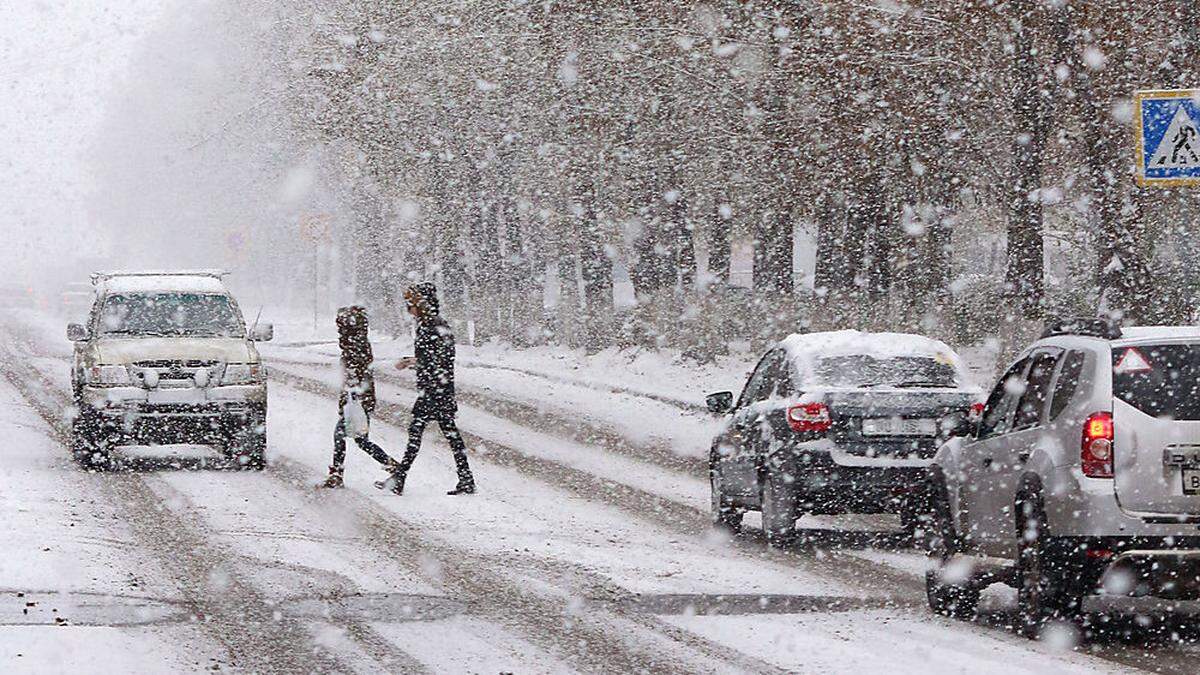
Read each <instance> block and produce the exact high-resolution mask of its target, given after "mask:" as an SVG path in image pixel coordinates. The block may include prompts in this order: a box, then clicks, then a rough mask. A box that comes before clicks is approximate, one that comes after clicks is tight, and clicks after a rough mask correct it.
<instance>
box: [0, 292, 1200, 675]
mask: <svg viewBox="0 0 1200 675" xmlns="http://www.w3.org/2000/svg"><path fill="white" fill-rule="evenodd" d="M18 316H19V318H20V320H19V321H15V320H10V322H9V324H8V325H6V326H2V327H0V328H4V329H5V330H6V331H7V333H8V336H9V338H10V339H8V340H7V341H6V344H7V347H5V349H6V350H7V353H6V354H4V355H3V356H4V362H5V363H6V364H7V366H6V367H5V368H4V369H3V371H2V372H0V374H3V375H4V377H3V378H0V431H2V432H4V435H5V438H6V439H7V443H6V444H5V448H4V457H5V459H6V461H5V462H4V464H3V466H2V467H0V476H2V477H3V478H2V479H3V490H2V491H0V505H3V509H0V519H2V522H3V525H4V526H5V531H6V532H9V533H10V534H9V537H8V538H7V541H6V544H7V549H8V551H7V555H6V556H5V557H4V559H3V561H2V562H0V592H2V593H3V595H2V596H0V597H4V598H6V605H5V609H4V610H3V612H4V613H3V614H0V616H2V617H4V618H5V620H4V621H3V622H0V665H2V666H3V668H4V670H5V671H6V672H12V671H46V672H61V671H65V670H72V671H109V672H112V671H122V672H177V671H188V670H192V671H194V670H203V669H206V668H220V669H229V668H233V669H238V670H247V671H281V672H286V671H298V670H307V671H328V670H333V671H354V672H378V671H393V672H403V671H420V670H425V671H430V672H504V671H508V672H569V671H606V672H624V671H631V670H639V669H648V670H652V671H655V672H743V671H748V672H779V671H790V672H862V671H874V670H881V671H882V670H886V671H887V672H921V673H928V672H939V673H940V672H971V673H1001V672H1003V673H1006V674H1007V673H1014V672H1030V673H1032V672H1038V673H1040V672H1118V671H1124V670H1126V669H1128V668H1130V667H1139V666H1144V667H1146V668H1149V669H1157V670H1162V671H1169V672H1190V671H1191V668H1190V666H1191V664H1193V663H1195V659H1197V658H1200V651H1196V650H1193V649H1192V648H1190V647H1181V646H1177V645H1167V646H1156V647H1155V646H1143V645H1142V644H1140V643H1137V642H1136V640H1135V641H1134V643H1133V644H1132V646H1131V645H1127V644H1125V643H1124V642H1121V641H1118V642H1099V643H1093V644H1088V645H1082V646H1077V647H1076V648H1075V649H1071V647H1072V646H1073V643H1070V642H1068V641H1048V642H1031V641H1028V640H1025V639H1023V638H1019V637H1017V636H1016V635H1015V634H1013V633H1012V632H1011V631H1009V630H1007V629H1006V628H1004V627H1003V626H1002V624H1003V623H1004V621H1005V620H1006V617H1007V616H1008V612H1009V611H1010V607H1009V603H1010V602H1011V599H1010V598H1008V597H1006V596H1004V595H1003V594H996V597H994V598H990V607H991V610H990V611H989V612H987V613H986V614H987V616H986V617H985V619H982V620H981V621H980V622H978V623H965V622H956V621H951V620H948V619H944V618H940V617H935V616H933V615H931V614H930V613H929V612H928V611H927V610H926V609H925V608H924V599H923V596H922V588H923V587H922V583H921V578H920V575H921V569H922V560H921V558H920V556H918V555H916V554H915V553H912V552H910V551H908V550H907V549H906V548H905V547H904V544H903V542H901V541H899V538H898V537H897V535H895V534H893V533H891V532H890V531H889V530H890V529H891V527H892V523H890V522H887V521H886V519H879V518H837V519H834V518H825V519H819V520H818V519H806V520H805V521H802V524H806V525H807V526H809V527H811V528H813V531H814V543H812V544H811V545H808V546H804V547H798V548H796V549H795V550H791V551H785V552H780V551H768V550H766V549H765V547H764V546H763V544H762V541H761V539H760V538H759V537H757V536H756V534H755V533H754V532H753V531H751V532H747V533H746V534H744V535H742V536H740V537H738V538H736V539H734V540H727V539H724V538H722V537H719V536H716V535H714V534H713V533H712V532H711V530H710V529H709V528H708V527H707V525H706V523H707V516H706V511H707V507H708V494H707V485H706V483H705V481H704V478H703V473H702V464H701V460H702V457H703V453H704V450H705V448H706V447H707V442H708V440H709V438H710V434H711V431H712V424H713V422H712V420H711V419H709V418H708V417H706V416H705V415H704V414H702V413H700V412H699V411H697V410H696V409H695V408H696V407H697V403H698V401H700V400H702V399H700V398H699V397H700V396H702V393H703V392H704V391H710V390H712V389H717V388H732V389H736V388H739V387H740V384H741V380H742V379H743V378H744V375H743V374H744V371H745V369H746V367H747V366H748V365H750V364H748V362H747V361H746V360H744V359H743V360H741V361H738V360H737V359H729V361H728V362H723V363H722V364H720V365H719V366H717V367H712V368H695V367H692V366H689V365H687V364H683V363H678V362H675V361H673V360H671V359H669V358H666V359H663V358H658V357H655V356H653V355H643V356H642V357H640V358H635V359H632V360H630V359H629V358H628V357H627V356H626V355H623V354H602V355H600V356H599V357H588V358H585V357H582V356H576V355H572V354H567V353H560V354H557V355H556V354H553V353H549V352H545V351H541V350H535V351H531V352H510V351H506V350H502V349H499V348H497V347H493V346H485V347H482V348H478V349H473V348H465V349H463V350H462V351H461V352H460V357H461V359H462V360H461V362H460V368H459V380H460V383H461V388H462V392H461V393H462V398H463V405H462V411H461V416H460V424H461V426H462V428H463V430H464V431H465V432H466V433H467V434H468V441H469V443H470V446H471V460H472V463H473V465H474V468H475V470H476V475H477V479H478V481H479V484H480V487H481V491H480V493H479V494H477V495H474V496H471V497H450V496H447V495H445V494H444V491H445V490H446V489H447V488H449V487H451V486H452V485H453V483H454V473H453V465H452V462H451V461H450V456H449V451H448V450H447V448H446V447H445V444H444V442H443V441H442V440H441V439H440V437H438V435H437V434H436V433H428V434H427V435H426V439H425V449H424V450H423V454H422V455H421V457H420V458H419V459H418V461H417V463H416V465H415V467H414V469H413V472H412V474H411V477H410V482H409V484H408V488H407V490H406V492H405V494H404V495H403V496H402V497H395V496H392V495H390V494H387V493H383V492H380V491H378V490H376V489H375V488H374V487H372V485H371V481H373V480H377V479H378V478H379V477H380V476H381V472H380V470H379V468H378V467H377V466H376V465H374V463H373V462H372V461H371V460H370V459H369V458H367V457H366V456H365V455H363V454H362V453H359V452H357V450H355V449H354V448H353V447H351V449H350V455H349V458H348V465H347V488H346V489H345V490H342V491H337V492H328V491H321V490H317V489H315V488H314V487H313V484H315V483H316V482H317V481H318V480H320V478H321V477H322V475H323V473H324V469H325V466H326V465H327V463H328V462H329V453H330V444H331V434H332V428H333V425H334V422H335V421H336V414H337V413H336V403H335V401H334V399H333V398H332V397H331V395H330V391H329V390H330V389H331V388H334V387H335V386H336V383H337V378H338V374H337V371H336V368H335V367H334V366H333V355H334V347H333V345H332V344H324V343H322V341H320V340H317V341H313V340H308V341H301V340H288V339H287V335H286V331H285V332H284V335H281V339H280V340H279V341H278V342H277V343H274V344H273V345H270V346H269V347H268V348H267V349H266V350H265V353H266V354H267V356H268V359H269V362H270V363H271V367H272V372H273V373H274V375H273V379H272V383H271V387H272V389H271V398H270V417H269V420H268V429H269V435H270V444H269V458H270V463H271V464H270V467H269V468H268V470H267V471H265V472H262V473H255V472H231V471H221V470H213V469H205V470H198V471H186V470H174V469H172V468H171V467H170V465H169V464H168V465H165V466H164V467H163V468H161V469H158V470H146V471H135V472H130V473H121V474H90V473H84V472H81V471H80V470H79V469H78V468H76V467H75V466H74V465H73V464H72V463H70V462H69V461H68V460H67V455H66V451H65V449H64V448H63V446H62V440H63V439H62V437H61V431H62V424H61V415H62V414H63V412H64V410H63V408H64V405H65V401H66V394H65V392H66V389H67V367H66V364H67V359H68V358H69V345H68V344H67V343H66V341H65V340H64V339H63V337H62V336H61V333H62V327H61V324H60V323H59V322H58V321H57V320H54V319H51V318H48V317H44V316H35V315H28V314H19V315H18ZM313 342H316V344H313ZM376 351H377V355H378V356H379V359H380V361H384V360H386V359H389V358H391V357H393V356H396V355H400V354H404V353H408V351H409V345H407V344H405V342H404V341H395V342H391V341H388V340H378V341H377V342H376ZM605 388H607V390H605ZM614 390H615V391H614ZM689 392H690V393H689ZM697 392H699V393H697ZM379 393H380V397H381V401H382V404H383V405H382V406H381V409H380V412H379V414H378V415H377V418H376V420H375V421H374V429H373V433H372V436H373V438H374V439H375V440H376V441H377V442H378V443H380V444H381V445H382V446H383V447H384V448H385V449H387V450H388V451H389V452H393V453H399V452H400V451H401V449H402V448H403V444H404V440H405V429H404V424H405V422H406V417H405V407H406V406H407V405H408V404H409V403H411V399H412V396H413V391H412V384H411V381H410V380H408V379H407V376H405V375H402V374H386V377H383V378H381V382H380V391H379ZM140 452H141V453H142V454H150V455H154V454H157V453H160V452H165V451H163V450H141V451H140ZM207 452H208V451H206V450H204V449H192V450H191V451H190V453H191V454H201V455H203V454H205V453H207ZM183 454H184V455H187V454H188V453H186V452H185V453H183ZM178 463H179V464H181V465H184V466H187V465H188V461H187V459H186V456H185V458H184V459H180V460H178ZM842 528H845V529H849V530H852V532H851V534H844V533H839V530H840V529H842ZM872 543H874V544H877V545H879V546H881V547H882V550H875V549H872V548H869V546H870V544H872ZM19 593H20V594H24V595H23V596H18V595H17V594H19ZM27 598H35V599H33V600H28V601H29V602H36V603H37V604H36V605H34V606H33V607H31V608H30V609H31V612H30V614H29V615H25V614H23V613H21V612H20V611H19V610H21V609H24V607H22V603H23V602H25V601H26V599H27ZM47 605H49V606H50V609H51V610H53V609H59V612H53V611H50V612H49V614H47V611H48V610H46V606H47ZM27 616H28V617H32V618H25V617H27ZM58 617H61V618H62V621H59V622H56V621H55V619H56V618H58ZM57 623H64V624H66V625H56V624H57Z"/></svg>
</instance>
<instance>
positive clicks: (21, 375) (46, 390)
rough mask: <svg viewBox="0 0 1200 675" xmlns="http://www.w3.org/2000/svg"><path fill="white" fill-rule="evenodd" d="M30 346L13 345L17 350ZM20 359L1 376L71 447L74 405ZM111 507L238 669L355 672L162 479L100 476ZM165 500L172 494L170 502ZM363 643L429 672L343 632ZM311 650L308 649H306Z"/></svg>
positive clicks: (4, 366) (2, 368)
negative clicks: (247, 572) (273, 597)
mask: <svg viewBox="0 0 1200 675" xmlns="http://www.w3.org/2000/svg"><path fill="white" fill-rule="evenodd" d="M15 343H24V344H25V345H26V346H28V345H29V344H30V343H29V342H28V341H25V340H20V339H17V340H11V341H10V342H9V344H10V345H12V344H15ZM17 361H18V359H17V358H16V355H15V354H14V352H13V351H12V350H11V349H5V352H4V359H3V363H0V374H2V375H3V376H4V378H5V379H6V380H8V382H9V383H10V384H12V386H13V387H14V388H15V389H16V391H17V392H18V393H19V394H20V395H21V397H22V398H24V399H25V401H26V402H27V403H28V404H29V405H30V406H31V407H32V408H33V410H34V411H35V412H37V414H38V416H39V417H41V418H42V420H43V421H44V422H45V423H46V425H47V427H48V428H49V431H50V434H51V436H52V437H53V438H54V440H55V441H57V442H58V443H59V444H60V445H62V447H63V448H64V450H67V454H68V456H69V448H70V445H71V441H70V439H71V429H70V427H69V424H68V423H67V422H66V420H65V419H64V418H63V411H65V410H68V408H69V407H70V405H71V403H70V401H69V400H68V399H67V397H66V396H65V395H64V394H63V393H62V392H60V391H59V389H58V387H57V385H55V384H54V383H53V382H51V381H49V380H48V379H47V378H46V377H45V376H44V374H43V373H41V372H40V371H38V370H36V369H35V368H33V367H28V368H25V369H24V372H22V371H21V370H18V368H17V367H15V366H14V365H13V364H14V363H16V362H17ZM93 476H94V478H95V479H96V482H98V483H99V484H100V486H101V489H103V490H104V491H105V492H107V493H109V496H110V499H109V501H110V502H111V503H113V504H117V505H118V506H119V507H120V508H122V509H123V510H124V511H125V512H126V517H125V518H124V520H125V522H127V523H128V524H129V526H130V529H131V530H132V532H133V534H134V536H135V537H136V538H137V539H138V540H139V542H140V545H139V546H138V548H139V550H143V551H146V552H149V553H151V554H152V555H155V556H157V557H158V558H159V559H160V561H161V566H162V568H163V569H164V570H165V571H166V572H167V573H168V574H169V575H170V576H171V577H172V578H173V579H174V580H175V581H176V583H177V584H178V585H179V588H180V591H181V592H182V594H183V597H184V599H185V604H186V606H187V607H188V609H189V610H190V611H191V612H192V614H193V615H194V616H196V617H197V620H198V622H199V623H200V625H201V626H202V627H203V628H204V629H205V630H207V631H208V632H209V633H210V634H212V635H213V637H214V638H216V639H217V641H218V642H219V643H220V644H222V645H223V646H224V647H225V648H226V650H228V652H229V656H230V658H231V661H232V665H233V666H235V667H238V668H241V669H244V670H246V671H249V672H261V673H308V672H350V671H351V670H352V669H351V668H350V667H349V666H348V665H347V664H345V663H343V662H342V661H341V660H340V659H338V658H336V657H335V656H334V655H332V654H329V653H328V652H327V651H326V650H324V649H322V648H319V647H317V646H316V645H314V644H313V641H312V637H311V635H310V634H309V632H308V631H307V630H306V629H305V628H304V627H303V626H302V625H300V624H299V623H298V622H297V621H295V620H294V619H291V618H288V617H285V616H283V615H282V614H281V613H279V612H278V610H277V608H276V607H275V604H274V603H272V602H271V601H270V600H269V599H267V598H266V597H265V596H263V595H262V594H261V593H259V592H258V590H257V589H255V588H254V587H253V586H252V585H251V584H250V583H248V582H247V581H245V580H244V579H242V578H241V577H240V576H239V575H238V574H236V573H235V571H234V568H235V562H234V560H235V558H236V556H235V555H234V554H232V553H230V552H229V551H226V550H224V547H222V546H219V545H217V544H215V543H214V542H212V541H210V537H209V536H208V533H206V532H205V530H206V529H207V528H206V526H205V524H204V523H203V522H201V521H200V519H199V518H197V517H195V516H194V515H193V514H190V513H180V512H179V510H178V509H172V508H164V502H167V503H170V502H171V501H174V502H175V503H176V504H178V503H179V502H180V500H181V499H182V497H181V496H180V495H179V493H178V492H177V491H175V489H174V488H172V487H171V486H170V485H169V484H167V482H166V481H163V480H162V479H160V478H158V477H156V476H152V475H147V474H136V473H125V474H105V473H95V474H93ZM163 495H168V499H167V500H164V497H163ZM343 627H345V628H347V629H348V631H347V632H348V633H349V634H350V635H351V636H352V637H355V639H356V642H359V643H360V644H361V646H362V647H363V648H364V649H365V650H366V651H367V652H368V653H369V654H370V655H371V656H372V658H375V659H376V660H378V661H379V662H380V664H381V665H383V666H385V667H389V668H400V669H402V670H403V671H404V672H423V671H425V670H426V669H425V668H424V666H423V665H422V664H421V663H420V662H419V661H417V660H415V659H413V658H412V657H410V656H408V655H407V654H404V653H403V652H401V651H399V650H398V649H396V648H395V647H394V645H391V644H390V643H389V642H388V641H387V640H386V638H384V637H383V636H382V635H380V634H379V633H378V632H376V631H374V629H372V628H370V627H369V626H366V625H359V624H351V625H345V626H343ZM304 646H307V649H305V648H304Z"/></svg>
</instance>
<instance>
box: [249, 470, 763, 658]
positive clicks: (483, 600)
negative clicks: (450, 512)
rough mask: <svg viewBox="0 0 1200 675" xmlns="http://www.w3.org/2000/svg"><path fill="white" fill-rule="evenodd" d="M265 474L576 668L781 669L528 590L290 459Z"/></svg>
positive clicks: (641, 620)
mask: <svg viewBox="0 0 1200 675" xmlns="http://www.w3.org/2000/svg"><path fill="white" fill-rule="evenodd" d="M267 473H268V474H269V475H273V476H275V477H276V478H278V479H279V480H280V481H281V482H282V483H283V484H285V485H288V486H290V487H291V488H292V489H299V490H301V491H302V494H304V495H305V498H306V499H308V500H309V501H311V502H312V503H314V504H317V505H319V508H328V504H329V503H330V502H332V503H334V504H336V505H338V506H341V507H343V510H344V512H345V513H346V514H348V515H347V517H349V518H354V519H357V520H358V523H357V527H358V528H360V529H361V530H363V531H367V532H371V534H372V536H371V537H369V538H367V539H366V543H368V544H369V545H370V546H372V547H373V548H375V549H376V550H377V551H378V552H379V553H380V554H382V555H384V556H387V557H389V558H391V559H392V560H395V561H396V562H398V563H400V564H401V565H403V566H405V567H406V568H408V569H411V570H414V571H416V572H418V573H420V574H422V576H424V577H425V578H426V579H428V580H429V581H432V582H434V583H437V584H440V585H441V586H444V587H446V588H447V589H448V590H450V591H451V592H453V594H454V595H455V597H456V598H457V599H459V600H461V601H463V602H465V603H467V604H468V606H469V607H470V610H471V613H472V614H473V615H476V616H480V617H482V618H484V619H488V620H490V621H493V622H495V623H498V624H500V625H503V626H505V627H508V628H510V629H512V630H514V631H516V632H518V633H521V634H523V635H525V636H526V637H527V638H529V639H530V641H531V642H533V643H534V644H538V645H540V646H542V647H543V648H545V649H546V650H547V651H548V652H549V653H551V654H553V655H555V656H559V657H562V658H565V659H566V660H568V661H569V662H570V663H571V664H572V666H573V667H576V668H578V669H580V670H581V671H585V672H654V673H660V672H662V673H689V672H698V671H699V672H704V671H711V672H723V671H726V670H728V668H729V667H730V666H733V667H735V668H739V669H742V670H746V671H753V672H781V671H780V669H778V668H775V667H773V666H771V665H769V664H767V663H765V662H761V661H758V660H756V659H753V658H752V657H749V656H745V655H743V654H741V653H740V652H733V651H731V650H729V649H727V648H725V647H722V646H720V645H716V644H715V643H711V642H709V641H707V640H705V639H703V638H701V637H699V636H695V635H692V634H685V632H684V631H682V630H679V629H673V627H666V628H665V627H664V626H665V624H664V623H663V622H661V621H660V620H658V619H657V617H651V616H645V615H641V614H622V613H617V612H615V611H613V610H612V609H611V608H605V607H603V606H599V605H597V606H590V605H584V604H580V602H579V600H581V598H579V597H578V595H577V592H578V591H579V590H581V589H580V586H579V585H578V584H571V585H570V586H569V587H567V588H559V589H558V590H565V591H566V593H565V594H556V593H544V592H537V591H535V590H532V589H533V586H534V585H533V584H531V583H528V582H525V583H522V582H521V581H518V580H517V579H514V578H513V573H514V571H515V568H514V565H513V561H511V560H509V559H507V558H505V559H499V558H497V557H494V556H486V555H480V554H478V553H474V552H472V551H470V550H468V549H464V548H462V547H459V546H455V545H453V544H449V543H446V542H443V541H441V540H439V539H436V538H433V537H430V536H429V535H428V534H427V533H425V532H424V531H422V530H421V529H420V528H417V527H414V526H412V525H410V524H408V523H406V522H405V521H403V520H402V519H400V517H399V516H398V514H396V513H395V512H393V511H390V510H388V509H386V508H385V507H383V506H381V505H380V504H379V503H378V502H377V501H375V500H372V499H370V498H368V497H365V496H363V495H361V494H359V493H357V492H354V491H351V490H340V491H335V492H332V491H331V492H316V491H312V490H309V489H307V488H306V487H305V486H307V485H309V483H310V482H311V480H312V470H311V469H310V468H309V467H307V466H304V465H302V464H300V463H297V462H295V461H293V460H290V459H286V458H278V457H277V458H275V459H273V460H271V464H270V466H269V467H268V469H267ZM536 571H538V572H540V573H544V572H546V571H549V570H548V569H546V568H543V569H540V570H536ZM539 581H541V582H543V583H544V582H545V581H546V580H545V578H542V579H539ZM638 628H642V629H650V630H651V631H653V633H655V634H651V635H646V634H645V630H641V631H638V630H636V629H638ZM667 628H671V630H667ZM638 633H641V635H640V636H639V635H638ZM647 638H649V640H647ZM670 642H674V643H676V645H677V646H681V647H684V648H687V649H690V650H692V651H693V652H695V654H693V655H692V659H691V661H690V662H680V660H679V656H680V655H679V652H678V651H677V650H675V649H670V648H669V647H670V646H671V645H670ZM655 643H658V644H655ZM664 647H666V649H664ZM711 661H720V662H722V665H721V666H719V667H715V668H714V667H713V664H712V663H711Z"/></svg>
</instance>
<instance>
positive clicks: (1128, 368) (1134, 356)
mask: <svg viewBox="0 0 1200 675" xmlns="http://www.w3.org/2000/svg"><path fill="white" fill-rule="evenodd" d="M1148 370H1153V369H1152V368H1151V367H1150V362H1149V361H1147V360H1146V357H1145V356H1142V353H1141V352H1139V351H1138V350H1136V349H1134V348H1133V347H1130V348H1129V349H1126V350H1125V353H1124V354H1122V355H1121V359H1120V360H1119V361H1117V365H1115V366H1113V372H1114V373H1116V374H1118V375H1129V374H1131V373H1144V372H1146V371H1148Z"/></svg>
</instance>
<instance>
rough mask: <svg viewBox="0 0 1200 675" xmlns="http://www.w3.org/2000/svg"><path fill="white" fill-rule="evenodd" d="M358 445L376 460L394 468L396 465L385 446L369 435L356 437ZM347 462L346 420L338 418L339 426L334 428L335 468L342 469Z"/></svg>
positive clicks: (355, 440)
mask: <svg viewBox="0 0 1200 675" xmlns="http://www.w3.org/2000/svg"><path fill="white" fill-rule="evenodd" d="M354 442H355V443H357V444H358V447H360V448H362V451H363V452H365V453H367V454H368V455H370V456H371V459H374V460H375V461H376V462H379V463H380V464H382V465H384V466H385V467H387V468H389V469H392V468H394V467H395V466H396V460H394V459H392V458H391V456H390V455H388V454H387V453H386V452H384V451H383V448H381V447H379V446H378V445H375V444H374V443H372V442H371V439H370V438H368V437H367V436H363V437H362V438H356V439H354ZM345 463H346V420H344V419H342V418H341V417H339V418H338V423H337V426H336V427H334V429H333V467H331V468H333V469H335V470H337V471H341V470H342V466H343V465H345Z"/></svg>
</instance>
